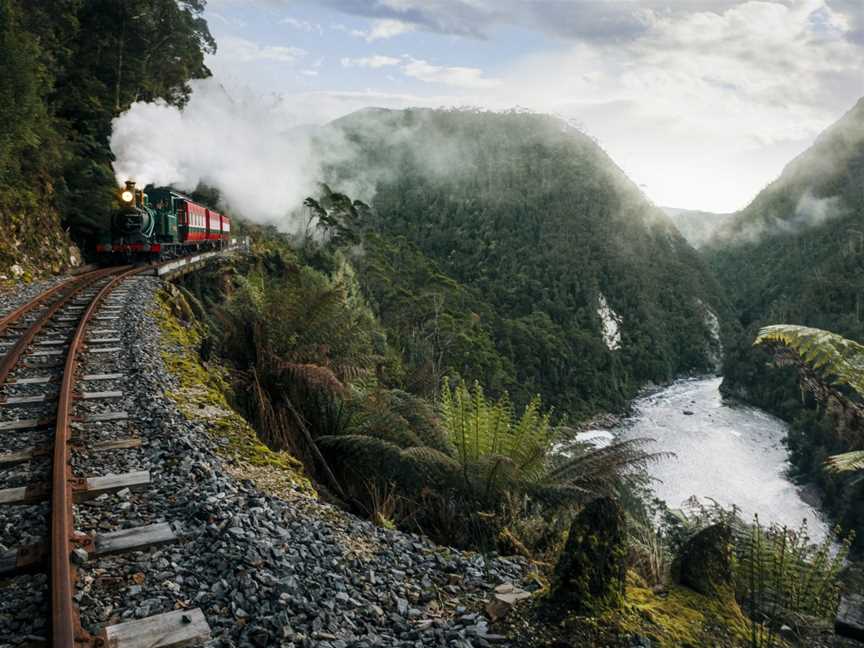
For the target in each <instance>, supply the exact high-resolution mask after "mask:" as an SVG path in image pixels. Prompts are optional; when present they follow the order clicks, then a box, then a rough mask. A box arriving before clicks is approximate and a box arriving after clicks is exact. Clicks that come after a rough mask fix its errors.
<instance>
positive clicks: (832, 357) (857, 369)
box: [754, 324, 864, 397]
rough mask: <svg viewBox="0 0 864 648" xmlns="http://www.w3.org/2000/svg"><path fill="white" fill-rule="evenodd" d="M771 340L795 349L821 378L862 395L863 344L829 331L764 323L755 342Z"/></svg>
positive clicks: (863, 373)
mask: <svg viewBox="0 0 864 648" xmlns="http://www.w3.org/2000/svg"><path fill="white" fill-rule="evenodd" d="M772 342H773V343H777V344H781V345H783V346H785V347H788V348H790V349H791V350H793V351H795V352H796V353H797V354H798V355H799V356H800V357H801V359H802V360H803V361H804V362H805V363H806V364H807V365H808V366H809V367H810V368H811V369H813V370H814V371H816V372H817V373H818V374H819V376H820V377H821V378H822V379H823V380H825V381H827V382H829V383H832V384H835V385H842V386H846V387H849V388H851V389H852V390H854V391H855V393H856V394H857V395H858V396H859V397H864V346H862V345H860V344H858V343H857V342H855V341H853V340H847V339H846V338H844V337H842V336H840V335H837V334H836V333H831V332H830V331H823V330H822V329H817V328H809V327H806V326H793V325H789V324H778V325H774V326H766V327H764V328H763V329H762V330H760V331H759V335H758V337H757V338H756V341H755V342H754V344H756V345H764V344H767V343H772Z"/></svg>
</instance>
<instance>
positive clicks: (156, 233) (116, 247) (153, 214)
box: [96, 180, 231, 260]
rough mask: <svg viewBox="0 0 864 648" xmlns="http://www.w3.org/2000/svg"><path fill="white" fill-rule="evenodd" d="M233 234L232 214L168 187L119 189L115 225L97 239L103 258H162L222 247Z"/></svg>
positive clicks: (114, 218)
mask: <svg viewBox="0 0 864 648" xmlns="http://www.w3.org/2000/svg"><path fill="white" fill-rule="evenodd" d="M230 239H231V219H230V218H229V217H228V216H226V215H224V214H220V213H219V212H217V211H215V210H212V209H210V208H208V207H205V206H204V205H201V204H199V203H197V202H195V201H194V200H192V199H191V198H189V197H188V196H184V195H183V194H181V193H178V192H176V191H174V190H173V189H168V188H154V189H150V188H148V189H147V190H142V189H139V188H137V187H136V186H135V182H134V181H131V180H130V181H128V182H126V186H125V187H124V188H123V189H121V190H120V191H119V192H118V195H117V207H116V209H115V211H114V213H113V214H112V216H111V228H110V231H109V232H105V234H104V235H103V237H102V239H101V240H100V241H99V243H97V245H96V251H97V252H98V253H99V254H100V255H102V257H103V258H113V259H118V258H124V259H148V260H153V259H164V258H171V257H174V256H179V255H181V254H187V253H190V252H196V251H204V250H219V249H222V248H224V247H226V246H227V245H228V243H229V241H230Z"/></svg>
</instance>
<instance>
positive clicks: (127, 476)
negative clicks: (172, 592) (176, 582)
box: [0, 265, 210, 648]
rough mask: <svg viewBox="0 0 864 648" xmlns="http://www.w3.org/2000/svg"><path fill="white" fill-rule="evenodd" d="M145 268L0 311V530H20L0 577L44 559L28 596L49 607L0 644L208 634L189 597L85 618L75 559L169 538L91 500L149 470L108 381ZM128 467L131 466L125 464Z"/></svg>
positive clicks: (112, 379) (90, 279) (133, 486)
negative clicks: (33, 630) (91, 621)
mask: <svg viewBox="0 0 864 648" xmlns="http://www.w3.org/2000/svg"><path fill="white" fill-rule="evenodd" d="M148 268H150V266H146V265H145V266H136V267H133V266H123V267H115V268H108V269H100V270H94V271H91V272H87V273H84V274H82V275H80V276H77V277H73V278H71V279H69V280H67V281H65V282H62V283H60V284H58V285H56V286H54V287H53V288H50V289H49V290H46V291H45V292H43V293H42V294H40V295H39V296H37V297H36V298H35V299H33V300H31V301H30V302H28V303H26V304H24V305H23V306H21V307H19V308H17V309H15V310H13V311H12V312H10V313H8V314H7V315H5V316H2V317H0V450H2V454H0V520H2V521H4V522H5V525H4V526H3V530H4V535H0V541H3V542H4V543H8V540H9V539H10V537H9V536H10V534H11V535H15V536H17V538H11V539H12V540H18V542H16V543H14V544H12V546H10V547H9V548H8V549H7V550H5V551H0V588H2V581H3V579H7V580H9V579H14V578H16V577H18V575H20V574H23V573H27V572H34V571H36V572H39V571H44V570H47V572H48V574H49V578H48V579H47V580H45V581H43V582H44V588H43V590H44V591H42V592H37V593H36V594H35V596H43V597H44V606H45V608H46V609H47V610H48V611H49V612H50V615H49V616H48V623H47V627H46V628H45V630H46V634H47V637H44V638H43V637H38V636H37V637H2V636H0V645H4V643H5V642H9V643H10V644H11V643H12V642H13V641H14V642H15V643H25V642H28V643H30V644H38V643H43V644H44V643H45V642H46V641H45V640H47V641H48V642H50V645H52V646H54V647H55V648H83V647H85V646H95V647H101V646H116V647H118V648H139V647H142V648H143V647H144V646H147V647H149V648H156V647H166V648H167V647H169V646H192V645H197V644H200V643H202V642H204V641H206V640H207V639H208V638H209V635H210V631H209V627H208V625H207V622H206V620H205V619H204V616H203V614H202V613H201V611H200V610H199V609H197V608H195V609H180V610H176V611H174V612H169V613H165V614H160V615H156V616H152V617H145V618H140V619H135V620H133V621H126V622H123V623H117V624H113V625H108V626H106V627H102V628H99V629H95V628H85V624H82V610H81V608H82V605H81V604H80V602H81V601H82V600H84V599H85V596H84V592H83V589H84V588H82V587H81V584H80V583H78V582H77V580H78V579H77V571H78V569H77V568H78V567H80V566H83V565H85V564H86V565H88V567H89V566H91V565H92V564H93V562H94V561H98V560H99V559H100V558H101V557H105V556H110V555H116V554H118V553H123V552H130V551H145V550H147V549H149V548H150V547H154V546H161V545H165V544H169V543H172V542H176V541H177V540H178V538H177V536H176V535H175V532H174V529H173V528H172V526H171V524H170V522H160V523H156V524H147V525H142V526H133V525H131V524H124V523H123V522H122V521H120V522H119V523H118V521H116V520H113V519H112V518H110V516H109V517H107V518H106V516H105V515H104V514H103V513H102V512H101V511H100V509H99V507H98V506H96V507H95V508H94V507H90V503H92V502H99V501H100V499H101V500H103V501H104V499H105V497H104V496H107V495H109V494H121V495H122V494H124V493H127V494H128V493H130V492H132V491H135V490H138V489H143V488H146V487H147V486H148V484H150V481H151V475H150V472H149V471H147V470H141V469H140V468H141V467H142V466H140V465H136V463H137V460H136V457H135V454H134V453H135V451H136V449H137V448H139V446H140V445H141V440H140V439H139V438H137V437H135V436H130V435H129V434H128V431H127V429H126V427H125V426H124V425H123V424H124V423H125V422H127V421H128V419H129V418H130V413H128V412H125V411H122V410H120V409H117V407H116V403H121V402H122V400H123V398H124V393H123V391H122V390H120V389H118V388H117V387H119V386H122V383H123V379H124V367H123V366H122V365H123V361H122V356H123V342H124V341H123V339H122V335H121V331H120V330H119V328H118V327H117V326H116V325H117V323H118V322H119V321H120V320H121V318H122V317H123V310H124V308H125V305H128V302H131V301H134V300H132V298H131V297H132V293H131V292H130V291H132V290H134V285H133V284H134V281H135V276H136V275H137V274H139V273H140V272H142V271H143V270H146V269H148ZM130 466H131V467H137V468H139V469H138V470H132V471H128V472H122V469H123V468H127V467H130ZM115 469H119V470H118V471H117V472H115ZM93 473H96V474H93ZM11 509H16V512H14V513H10V512H9V511H10V510H11ZM91 509H92V510H91ZM110 526H115V527H116V528H113V529H110V530H107V529H106V527H110ZM80 529H87V530H89V533H84V532H81V531H80ZM0 549H2V546H0ZM0 591H2V589H0ZM40 640H41V641H40Z"/></svg>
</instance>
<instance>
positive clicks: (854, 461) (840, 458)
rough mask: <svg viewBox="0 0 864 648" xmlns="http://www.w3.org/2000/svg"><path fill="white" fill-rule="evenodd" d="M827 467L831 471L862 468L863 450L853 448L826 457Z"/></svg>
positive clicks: (863, 460)
mask: <svg viewBox="0 0 864 648" xmlns="http://www.w3.org/2000/svg"><path fill="white" fill-rule="evenodd" d="M826 463H827V464H828V469H829V470H831V471H833V472H853V471H856V470H864V450H854V451H852V452H844V453H843V454H837V455H833V456H831V457H828V461H827V462H826Z"/></svg>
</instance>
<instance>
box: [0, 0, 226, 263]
mask: <svg viewBox="0 0 864 648" xmlns="http://www.w3.org/2000/svg"><path fill="white" fill-rule="evenodd" d="M204 7H205V2H204V0H186V1H184V2H179V3H178V2H176V0H124V2H116V1H115V0H63V1H62V2H56V1H53V0H27V2H26V3H24V2H21V0H2V2H0V122H2V123H3V125H4V127H3V129H2V133H0V194H4V195H8V194H9V193H10V192H17V194H18V196H21V197H20V198H19V197H18V196H15V198H16V200H11V201H9V202H11V203H13V207H12V208H13V209H14V203H16V201H17V202H28V201H30V202H33V201H34V200H33V199H35V202H37V204H38V208H39V209H40V210H42V211H45V210H51V209H57V208H59V209H60V211H61V213H62V215H63V218H64V222H65V225H66V226H68V227H70V228H71V230H72V235H73V238H76V239H78V240H82V239H83V238H84V237H86V235H87V234H89V233H91V232H92V231H94V230H95V229H96V228H99V227H102V226H104V224H105V222H106V219H107V216H108V213H109V209H110V206H111V204H112V198H113V195H114V191H115V188H116V186H115V180H114V175H113V172H112V170H111V162H112V160H113V157H112V154H111V150H110V148H109V138H110V135H111V122H112V120H113V119H114V118H115V117H116V116H117V115H119V114H120V113H121V112H123V111H124V110H126V109H127V108H128V107H129V106H130V105H131V104H132V103H133V102H135V101H154V100H156V99H162V100H165V101H167V102H168V103H171V104H174V105H182V104H183V103H184V102H185V101H186V100H187V99H188V96H189V93H190V87H189V85H188V82H189V80H190V79H194V78H203V77H206V76H208V75H209V70H207V68H206V66H205V65H204V55H205V54H206V53H212V52H214V51H215V47H216V46H215V42H214V41H213V38H212V36H211V35H210V33H209V31H208V28H207V24H206V22H205V21H204V19H203V17H202V15H203V11H204ZM37 224H38V225H44V222H42V221H39V222H38V223H34V227H35V226H37ZM54 227H55V228H57V225H56V224H55V225H54ZM58 229H59V228H58ZM25 238H26V237H25ZM28 251H29V252H32V253H34V254H35V255H38V252H39V251H38V250H28Z"/></svg>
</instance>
